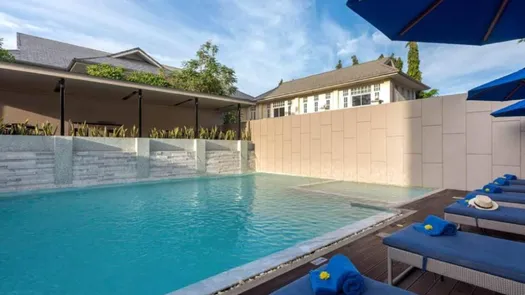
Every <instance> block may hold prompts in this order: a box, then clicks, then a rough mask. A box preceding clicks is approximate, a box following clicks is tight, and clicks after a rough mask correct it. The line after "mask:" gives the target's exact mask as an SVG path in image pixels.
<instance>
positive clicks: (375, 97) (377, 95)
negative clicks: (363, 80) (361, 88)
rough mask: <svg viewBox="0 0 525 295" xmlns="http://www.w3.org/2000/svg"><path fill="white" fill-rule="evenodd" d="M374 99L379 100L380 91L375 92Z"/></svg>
mask: <svg viewBox="0 0 525 295" xmlns="http://www.w3.org/2000/svg"><path fill="white" fill-rule="evenodd" d="M374 99H375V100H376V101H379V92H376V93H374Z"/></svg>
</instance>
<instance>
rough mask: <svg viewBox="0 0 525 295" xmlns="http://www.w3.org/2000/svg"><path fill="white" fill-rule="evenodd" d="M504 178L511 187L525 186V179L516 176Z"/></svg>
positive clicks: (511, 175)
mask: <svg viewBox="0 0 525 295" xmlns="http://www.w3.org/2000/svg"><path fill="white" fill-rule="evenodd" d="M503 178H505V179H506V180H508V181H509V184H510V185H525V179H519V178H518V177H517V176H516V175H514V174H505V175H503Z"/></svg>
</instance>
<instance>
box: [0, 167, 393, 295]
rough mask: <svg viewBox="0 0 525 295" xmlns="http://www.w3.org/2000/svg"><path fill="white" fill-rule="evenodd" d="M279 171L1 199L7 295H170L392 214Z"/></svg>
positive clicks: (0, 277)
mask: <svg viewBox="0 0 525 295" xmlns="http://www.w3.org/2000/svg"><path fill="white" fill-rule="evenodd" d="M317 181H319V180H318V179H312V178H302V177H291V176H282V175H271V174H251V175H243V176H234V177H222V178H195V179H186V180H177V181H167V182H160V183H154V184H132V185H122V186H113V187H101V188H90V189H70V190H64V191H54V192H35V193H28V194H25V195H21V196H14V197H7V198H2V199H0V243H1V246H0V281H1V282H2V284H0V293H1V294H9V293H11V294H12V293H16V294H115V293H118V294H164V293H167V292H171V291H174V290H177V289H180V288H183V287H185V286H188V285H190V284H192V283H195V282H198V281H200V280H203V279H206V278H208V277H210V276H213V275H216V274H219V273H221V272H223V271H226V270H228V269H231V268H234V267H238V266H240V265H243V264H246V263H249V262H253V261H255V260H257V259H260V258H262V257H265V256H267V255H270V254H273V253H276V252H279V251H282V250H284V249H287V248H289V247H291V246H293V245H296V244H298V243H300V242H304V241H307V240H310V239H313V238H315V237H318V236H321V235H324V234H327V233H329V232H333V231H335V230H337V229H340V228H341V227H344V226H347V225H349V224H353V223H358V222H359V221H362V220H364V219H367V218H370V217H373V216H377V215H381V214H382V213H383V214H384V213H385V211H384V210H381V209H378V208H373V207H365V206H356V205H352V204H351V203H350V202H349V201H348V199H346V198H344V197H341V196H332V195H325V194H323V195H322V194H318V193H312V192H307V191H300V190H297V189H295V188H294V187H295V186H298V185H304V184H308V183H314V182H317Z"/></svg>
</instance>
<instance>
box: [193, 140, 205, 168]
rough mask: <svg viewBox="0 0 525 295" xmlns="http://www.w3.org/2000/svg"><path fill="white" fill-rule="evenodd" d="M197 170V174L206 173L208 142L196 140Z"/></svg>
mask: <svg viewBox="0 0 525 295" xmlns="http://www.w3.org/2000/svg"><path fill="white" fill-rule="evenodd" d="M194 143H195V144H194V152H195V169H196V170H197V173H199V174H201V173H202V174H204V173H206V140H204V139H194Z"/></svg>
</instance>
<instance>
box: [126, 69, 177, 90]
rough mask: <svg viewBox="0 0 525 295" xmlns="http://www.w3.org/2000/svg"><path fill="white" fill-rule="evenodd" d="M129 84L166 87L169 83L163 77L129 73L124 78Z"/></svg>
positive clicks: (145, 73)
mask: <svg viewBox="0 0 525 295" xmlns="http://www.w3.org/2000/svg"><path fill="white" fill-rule="evenodd" d="M125 79H126V80H127V81H129V82H134V83H140V84H146V85H151V86H158V87H168V86H170V83H169V82H168V80H166V78H164V76H161V75H157V74H152V73H147V72H131V73H130V74H129V75H127V76H126V78H125Z"/></svg>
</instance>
